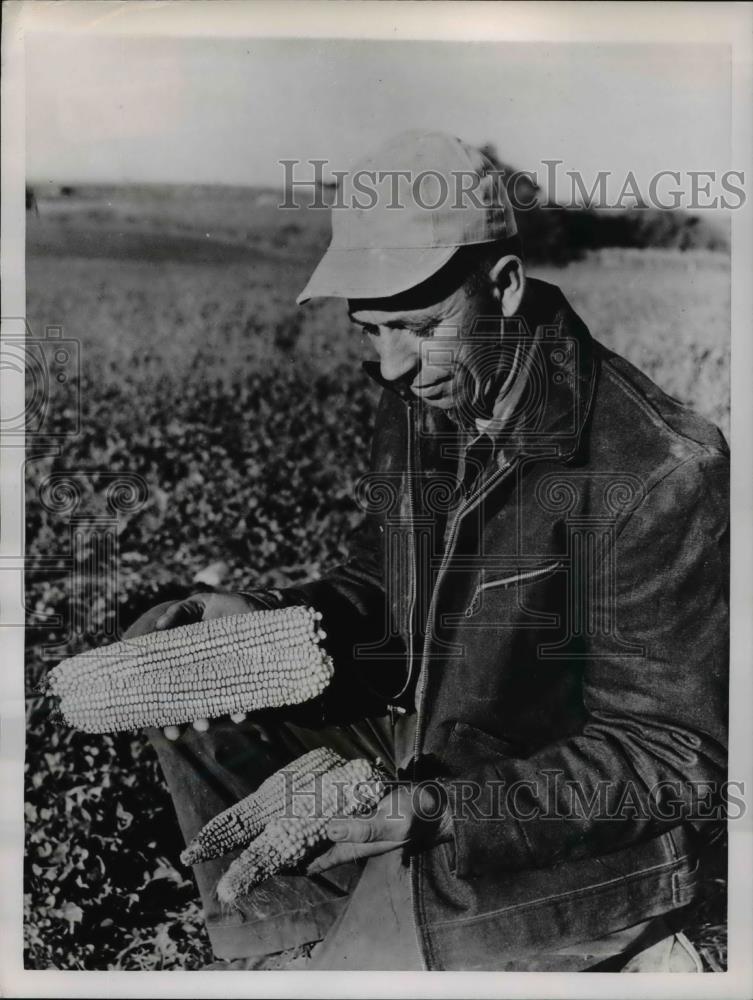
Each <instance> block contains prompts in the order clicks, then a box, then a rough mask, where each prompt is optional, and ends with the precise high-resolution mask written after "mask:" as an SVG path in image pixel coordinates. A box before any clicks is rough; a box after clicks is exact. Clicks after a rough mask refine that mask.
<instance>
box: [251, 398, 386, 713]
mask: <svg viewBox="0 0 753 1000" xmlns="http://www.w3.org/2000/svg"><path fill="white" fill-rule="evenodd" d="M394 423H395V421H394V418H393V414H392V408H391V406H390V399H389V398H387V397H385V396H384V395H383V397H382V400H381V402H380V405H379V409H378V413H377V419H376V433H375V437H374V441H373V443H372V448H371V466H370V467H371V470H372V472H374V471H375V470H376V467H377V464H378V456H379V455H385V454H386V455H389V454H390V453H391V451H392V450H394V442H393V441H392V440H391V438H392V437H393V436H394V433H395V428H394ZM385 439H386V440H385ZM246 593H250V595H251V596H254V597H255V598H259V597H261V599H262V600H263V601H264V602H265V603H266V604H267V606H268V607H288V606H290V605H293V604H305V605H310V606H311V607H313V608H316V610H317V611H320V612H321V614H322V626H323V628H324V631H325V632H326V634H327V639H326V646H327V649H328V652H329V653H330V654H331V656H332V658H333V660H334V663H335V677H334V680H333V682H332V684H331V685H330V687H329V688H328V689H327V691H326V692H325V694H324V696H323V697H322V699H321V700H320V702H319V704H318V705H317V708H316V712H317V713H318V715H317V720H318V721H319V722H320V723H325V722H326V723H335V722H349V721H355V720H357V719H362V718H364V716H370V715H379V714H383V713H384V712H385V711H386V709H387V706H388V704H389V703H390V701H391V700H392V695H393V694H394V693H396V692H397V691H399V690H400V689H401V687H402V686H403V680H404V676H405V669H406V668H405V647H404V645H403V642H402V640H401V639H399V638H398V637H397V636H396V635H395V630H394V628H393V627H392V625H391V623H390V621H389V620H388V615H389V613H390V610H389V604H388V601H387V599H386V596H385V585H384V532H383V529H382V525H381V522H380V519H379V516H378V515H377V514H376V513H369V514H365V515H364V517H363V520H362V522H361V524H360V526H359V528H358V530H357V531H356V532H355V533H354V537H353V539H352V541H351V544H350V546H349V557H348V560H347V562H345V563H344V564H342V565H340V566H337V567H335V568H333V569H332V570H331V571H330V572H329V573H326V574H325V575H324V576H322V577H321V578H319V579H315V580H311V581H307V582H306V583H303V584H298V585H296V586H292V587H286V588H283V589H281V590H276V591H275V590H271V591H269V590H268V591H263V592H259V591H252V592H246Z"/></svg>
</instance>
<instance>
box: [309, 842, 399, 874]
mask: <svg viewBox="0 0 753 1000" xmlns="http://www.w3.org/2000/svg"><path fill="white" fill-rule="evenodd" d="M399 846H400V845H399V844H396V843H395V842H394V841H392V840H380V841H376V842H375V843H373V844H351V843H346V844H335V846H334V847H330V849H329V850H328V851H325V852H324V853H323V854H320V855H319V857H317V858H314V860H313V861H312V862H311V864H310V865H309V866H308V868H307V869H306V874H308V875H316V874H317V873H318V872H326V871H327V870H328V869H329V868H336V867H337V865H344V864H345V863H346V862H348V861H358V859H359V858H371V857H374V855H376V854H386V853H387V851H394V850H396V849H397V848H398V847H399Z"/></svg>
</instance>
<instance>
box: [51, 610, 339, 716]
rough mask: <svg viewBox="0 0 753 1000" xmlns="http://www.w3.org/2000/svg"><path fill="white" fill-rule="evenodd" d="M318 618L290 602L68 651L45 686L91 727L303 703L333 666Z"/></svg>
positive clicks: (318, 690) (65, 709)
mask: <svg viewBox="0 0 753 1000" xmlns="http://www.w3.org/2000/svg"><path fill="white" fill-rule="evenodd" d="M320 619H321V615H320V614H319V613H318V612H315V611H314V610H313V609H312V608H306V607H292V608H280V609H275V610H272V611H255V612H252V613H249V614H241V615H229V616H227V617H224V618H213V619H210V620H209V621H201V622H194V623H192V624H190V625H182V626H179V627H177V628H173V629H166V630H165V631H162V632H152V633H150V634H149V635H142V636H137V637H136V638H133V639H126V640H124V641H123V642H118V643H114V644H113V645H112V646H107V647H106V648H104V649H92V650H89V651H87V652H86V653H81V654H80V655H79V656H73V657H71V658H70V659H68V660H64V661H63V662H62V663H60V664H58V666H57V667H55V668H54V669H53V670H51V671H50V673H49V674H48V675H47V684H46V688H47V690H48V692H49V693H51V694H53V695H56V696H57V697H58V698H59V699H60V711H61V713H62V715H63V717H64V719H65V720H66V722H68V723H69V724H70V725H73V726H75V727H76V728H78V729H83V730H84V731H85V732H89V733H109V732H118V731H121V730H127V729H140V728H142V727H144V726H175V725H180V724H181V723H186V722H192V721H193V720H195V719H210V718H217V717H218V716H221V715H239V714H241V713H243V712H251V711H259V710H260V709H265V708H282V707H285V706H288V705H298V704H300V703H302V702H305V701H309V700H310V699H312V698H315V697H317V696H318V695H320V694H321V693H322V691H324V689H325V688H326V687H327V685H328V684H329V682H330V680H331V679H332V675H333V673H334V667H333V663H332V660H331V658H330V656H329V655H328V654H327V653H326V651H325V650H324V648H323V647H322V646H321V645H320V640H321V639H323V638H325V634H324V632H322V631H321V629H320V627H319V621H320Z"/></svg>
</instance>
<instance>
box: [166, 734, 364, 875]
mask: <svg viewBox="0 0 753 1000" xmlns="http://www.w3.org/2000/svg"><path fill="white" fill-rule="evenodd" d="M345 763H346V760H345V758H344V757H341V756H340V754H339V753H335V751H334V750H330V749H329V748H328V747H318V748H317V749H316V750H311V751H309V753H305V754H304V755H303V756H302V757H298V758H297V760H294V761H291V763H289V764H286V765H285V767H283V768H281V769H280V770H279V771H276V772H275V773H274V774H272V775H270V777H269V778H267V779H266V781H264V782H262V784H261V785H259V787H258V788H257V789H256V791H255V792H252V793H251V795H247V796H246V797H245V799H241V801H240V802H236V804H235V805H233V806H230V808H229V809H226V810H225V811H224V812H221V813H220V814H219V815H218V816H215V817H214V818H213V819H211V820H210V821H209V822H208V823H207V824H206V825H205V826H203V827H202V828H201V830H200V831H199V832H198V833H197V834H196V836H195V837H194V839H193V840H192V841H191V843H190V844H188V846H187V847H186V849H185V850H184V851H183V853H182V854H181V856H180V859H181V861H182V862H183V864H184V865H195V864H198V863H199V862H202V861H209V860H210V859H211V858H218V857H220V856H221V855H222V854H228V853H229V852H230V851H234V850H235V849H236V848H238V847H246V846H247V845H248V844H249V842H250V841H251V840H253V838H254V837H258V835H259V834H260V833H261V832H262V830H263V829H264V827H265V826H266V825H267V823H269V822H270V820H272V819H274V817H275V816H280V815H282V814H283V813H284V812H285V810H286V807H287V806H289V805H290V803H291V802H294V801H295V800H296V798H297V796H301V795H305V794H310V788H311V785H312V782H313V781H314V780H315V777H316V775H320V774H324V772H325V771H330V770H332V768H335V767H339V766H340V765H342V764H345Z"/></svg>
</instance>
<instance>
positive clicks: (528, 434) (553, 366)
mask: <svg viewBox="0 0 753 1000" xmlns="http://www.w3.org/2000/svg"><path fill="white" fill-rule="evenodd" d="M498 322H499V321H495V323H496V324H497V325H496V330H497V331H498V330H499V325H498ZM504 324H505V336H506V337H507V338H508V339H509V341H510V343H512V342H514V341H515V340H519V342H520V345H521V348H522V351H523V355H524V357H525V359H526V360H525V366H526V372H525V377H526V381H527V388H526V390H525V391H524V392H523V393H522V396H521V400H520V401H519V404H518V406H517V407H516V409H515V413H514V415H513V418H512V419H511V420H510V422H509V423H507V424H505V425H504V427H502V428H499V429H498V430H496V431H495V434H494V443H495V448H498V449H501V450H502V451H503V452H504V456H505V460H509V459H510V458H511V457H514V456H516V455H524V454H528V455H533V454H539V455H541V456H542V457H544V456H546V457H559V458H561V459H563V460H565V461H568V462H570V461H575V460H576V458H577V457H578V456H579V455H580V454H581V453H582V451H583V447H584V441H585V430H586V427H587V423H588V418H589V415H590V411H591V404H592V400H593V395H594V391H595V387H596V375H597V370H596V369H597V366H596V359H595V356H594V345H593V340H592V338H591V335H590V333H589V331H588V329H587V327H586V325H585V324H584V323H583V321H582V320H581V319H580V317H579V316H578V315H577V313H576V312H575V311H574V310H573V308H572V307H571V306H570V304H569V302H568V301H567V299H566V298H565V296H564V295H563V294H562V292H561V291H560V289H559V288H557V287H556V286H555V285H551V284H549V283H548V282H545V281H541V280H539V279H537V278H529V279H528V281H527V283H526V290H525V293H524V295H523V300H522V302H521V306H520V312H519V314H518V315H517V316H514V317H512V318H510V319H506V320H504ZM490 332H491V328H490ZM363 368H364V370H365V371H366V373H367V374H368V375H369V377H370V378H372V379H373V380H374V381H375V382H377V383H378V384H379V385H381V386H382V387H383V388H384V389H386V390H387V391H388V392H391V393H395V394H396V395H398V396H399V397H400V398H402V399H403V400H404V401H405V402H406V403H413V404H415V405H416V406H417V407H418V406H425V405H427V404H424V403H422V402H421V401H420V400H418V399H417V398H416V397H415V396H414V395H413V393H412V392H411V391H410V389H409V388H408V387H407V386H405V385H400V384H397V383H394V382H389V381H387V380H386V379H384V378H382V375H381V372H380V368H379V364H378V362H375V361H365V362H363Z"/></svg>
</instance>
